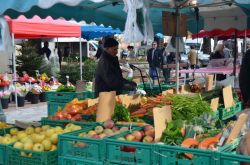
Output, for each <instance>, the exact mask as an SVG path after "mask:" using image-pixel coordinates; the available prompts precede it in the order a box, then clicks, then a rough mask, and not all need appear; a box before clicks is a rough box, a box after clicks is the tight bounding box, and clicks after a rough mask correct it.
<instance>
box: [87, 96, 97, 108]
mask: <svg viewBox="0 0 250 165" xmlns="http://www.w3.org/2000/svg"><path fill="white" fill-rule="evenodd" d="M87 101H88V107H91V106H93V105H95V104H97V103H98V98H96V99H88V100H87Z"/></svg>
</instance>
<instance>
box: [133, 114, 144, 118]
mask: <svg viewBox="0 0 250 165" xmlns="http://www.w3.org/2000/svg"><path fill="white" fill-rule="evenodd" d="M144 115H145V114H144V113H141V114H136V115H131V116H130V117H131V118H135V117H143V116H144Z"/></svg>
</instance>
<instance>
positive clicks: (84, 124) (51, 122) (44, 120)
mask: <svg viewBox="0 0 250 165" xmlns="http://www.w3.org/2000/svg"><path fill="white" fill-rule="evenodd" d="M41 123H42V125H52V126H61V127H65V126H66V125H67V124H69V123H73V124H76V125H79V126H81V127H82V128H89V127H90V128H93V126H96V125H97V123H95V122H80V121H72V120H53V119H49V118H47V117H43V118H42V120H41Z"/></svg>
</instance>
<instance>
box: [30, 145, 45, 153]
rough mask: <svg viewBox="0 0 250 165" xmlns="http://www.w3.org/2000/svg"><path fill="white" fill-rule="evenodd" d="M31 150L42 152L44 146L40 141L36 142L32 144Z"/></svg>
mask: <svg viewBox="0 0 250 165" xmlns="http://www.w3.org/2000/svg"><path fill="white" fill-rule="evenodd" d="M33 151H38V152H42V151H44V147H43V145H42V144H41V143H36V144H34V146H33Z"/></svg>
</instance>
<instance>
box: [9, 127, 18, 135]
mask: <svg viewBox="0 0 250 165" xmlns="http://www.w3.org/2000/svg"><path fill="white" fill-rule="evenodd" d="M17 133H18V129H17V128H11V129H10V134H11V135H17Z"/></svg>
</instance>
